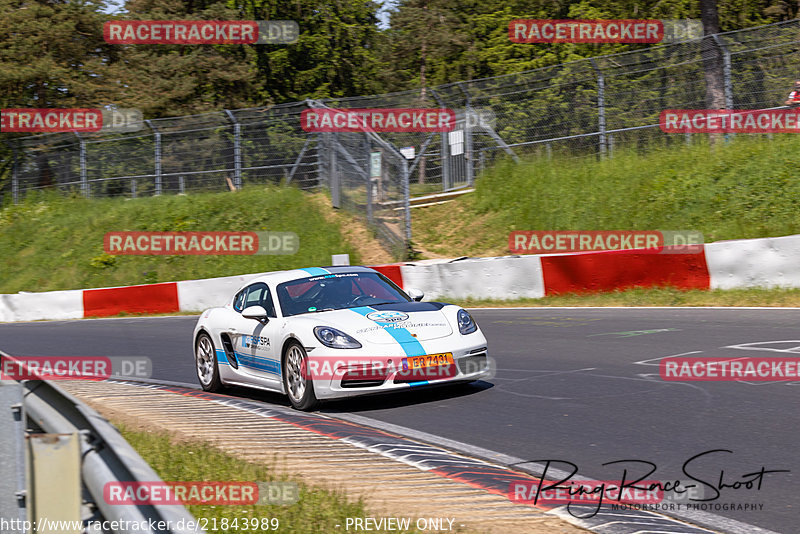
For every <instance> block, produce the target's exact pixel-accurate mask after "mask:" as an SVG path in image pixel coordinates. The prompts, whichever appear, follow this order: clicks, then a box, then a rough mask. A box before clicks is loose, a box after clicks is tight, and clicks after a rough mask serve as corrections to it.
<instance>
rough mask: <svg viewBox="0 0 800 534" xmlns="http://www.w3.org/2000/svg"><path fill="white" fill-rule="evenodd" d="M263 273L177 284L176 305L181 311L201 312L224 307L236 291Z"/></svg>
mask: <svg viewBox="0 0 800 534" xmlns="http://www.w3.org/2000/svg"><path fill="white" fill-rule="evenodd" d="M262 274H264V273H256V274H243V275H240V276H225V277H222V278H205V279H203V280H187V281H185V282H178V303H179V304H180V309H181V311H203V310H205V309H207V308H214V307H217V306H224V305H225V304H227V302H228V300H229V299H230V298H231V297H232V296H233V294H234V293H235V292H236V290H237V289H239V288H240V287H242V286H243V285H245V284H247V283H248V282H249V281H250V280H252V279H254V278H256V277H258V276H261V275H262Z"/></svg>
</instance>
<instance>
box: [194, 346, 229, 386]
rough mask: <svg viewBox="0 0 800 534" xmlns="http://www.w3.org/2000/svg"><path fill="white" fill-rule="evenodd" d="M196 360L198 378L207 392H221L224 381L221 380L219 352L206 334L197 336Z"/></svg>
mask: <svg viewBox="0 0 800 534" xmlns="http://www.w3.org/2000/svg"><path fill="white" fill-rule="evenodd" d="M194 360H195V368H196V369H197V378H198V380H200V385H201V386H202V387H203V389H204V390H205V391H220V390H221V389H222V387H223V386H222V380H220V378H219V365H218V364H217V351H216V350H215V349H214V342H213V341H211V337H210V336H209V335H208V334H206V333H205V332H203V333H201V334H200V335H199V336H197V342H196V343H195V344H194Z"/></svg>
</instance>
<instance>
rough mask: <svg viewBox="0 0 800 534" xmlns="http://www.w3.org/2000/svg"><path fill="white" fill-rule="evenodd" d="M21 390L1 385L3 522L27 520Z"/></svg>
mask: <svg viewBox="0 0 800 534" xmlns="http://www.w3.org/2000/svg"><path fill="white" fill-rule="evenodd" d="M22 393H23V392H22V386H20V385H19V384H18V383H16V382H12V381H10V380H2V381H0V428H2V429H3V432H0V447H2V450H3V454H2V456H1V457H0V480H2V481H3V483H2V484H0V519H6V520H10V519H18V520H20V521H24V520H26V519H27V517H28V514H27V511H26V508H27V498H26V497H27V491H26V490H27V488H26V487H27V481H26V479H27V473H26V470H25V426H26V421H25V410H24V409H23V396H22Z"/></svg>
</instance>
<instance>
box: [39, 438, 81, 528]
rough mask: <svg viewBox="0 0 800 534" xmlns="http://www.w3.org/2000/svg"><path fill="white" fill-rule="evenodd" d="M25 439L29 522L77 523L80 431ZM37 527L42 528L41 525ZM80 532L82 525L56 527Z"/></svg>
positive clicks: (79, 510) (78, 513)
mask: <svg viewBox="0 0 800 534" xmlns="http://www.w3.org/2000/svg"><path fill="white" fill-rule="evenodd" d="M27 439H28V456H29V458H30V462H29V465H30V473H29V475H28V492H27V506H28V519H29V521H31V522H33V521H35V522H36V524H41V523H42V520H43V519H48V520H51V521H64V522H69V523H71V524H80V521H81V441H80V434H78V433H77V432H74V433H71V434H30V435H28V436H27ZM69 523H68V524H69ZM37 530H42V527H39V528H38V529H37ZM44 531H45V532H47V529H46V528H45V529H44ZM82 531H83V529H81V528H77V529H59V532H64V533H66V534H80V533H81V532H82ZM53 532H55V531H53Z"/></svg>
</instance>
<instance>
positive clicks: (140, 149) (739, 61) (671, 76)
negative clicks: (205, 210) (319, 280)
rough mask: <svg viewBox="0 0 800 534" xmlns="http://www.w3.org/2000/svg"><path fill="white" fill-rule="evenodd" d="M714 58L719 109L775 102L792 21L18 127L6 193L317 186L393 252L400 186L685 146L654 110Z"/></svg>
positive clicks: (401, 212) (787, 70)
mask: <svg viewBox="0 0 800 534" xmlns="http://www.w3.org/2000/svg"><path fill="white" fill-rule="evenodd" d="M553 46H557V45H553ZM709 63H713V64H715V65H717V67H721V69H720V71H721V72H722V73H723V78H724V79H723V84H722V85H723V91H724V100H725V107H726V108H729V109H756V108H773V107H775V106H779V105H781V104H782V102H783V101H784V100H785V99H786V96H787V94H788V92H789V91H790V90H791V82H792V81H793V80H794V79H796V78H800V21H798V20H793V21H787V22H781V23H776V24H771V25H767V26H761V27H758V28H751V29H747V30H740V31H736V32H729V33H724V34H718V35H715V36H707V37H704V38H701V39H695V40H690V41H684V42H679V43H673V44H666V45H659V46H651V47H648V48H643V49H639V50H635V51H631V52H626V53H621V54H614V55H608V56H598V57H595V58H592V59H585V60H580V61H574V62H570V63H565V64H561V65H554V66H550V67H544V68H540V69H536V70H531V71H526V72H522V73H517V74H509V75H505V76H498V77H493V78H487V79H480V80H472V81H467V82H458V83H451V84H446V85H441V86H437V87H433V88H425V89H422V90H413V91H404V92H398V93H391V94H382V95H374V96H364V97H353V98H342V99H325V100H321V101H312V100H309V101H305V102H296V103H290V104H283V105H277V106H273V107H269V108H253V109H244V110H236V111H223V112H215V113H208V114H203V115H194V116H186V117H177V118H168V119H153V120H149V121H145V122H146V128H145V129H144V130H142V131H141V132H139V133H136V134H127V135H107V134H106V135H101V134H80V135H78V134H49V135H39V136H31V137H18V138H15V139H12V140H10V141H7V143H9V144H10V145H11V147H12V149H13V153H14V159H13V165H12V169H13V171H12V179H11V180H10V183H9V184H8V186H7V187H6V188H5V189H4V191H3V194H4V195H10V196H11V197H12V198H13V201H14V202H17V201H19V200H20V199H21V198H22V197H24V196H25V195H26V194H28V193H29V192H31V191H35V190H39V189H57V190H59V191H63V192H75V193H77V194H81V195H84V196H87V197H99V196H123V197H137V196H145V195H158V194H168V193H190V192H195V191H225V190H235V189H238V188H241V187H243V186H248V185H254V184H265V183H287V184H292V185H295V186H297V187H300V188H302V189H313V188H318V187H325V188H327V189H329V190H330V192H331V197H332V201H333V205H334V206H336V207H342V208H344V209H348V210H352V211H355V212H357V213H359V214H361V215H363V217H364V218H365V219H366V220H368V221H369V222H370V223H371V224H372V226H373V228H374V229H375V231H376V233H377V235H378V236H379V237H380V238H381V240H382V241H383V242H384V244H386V245H387V246H389V247H391V248H392V249H394V250H396V251H398V255H401V254H402V253H401V252H400V251H404V250H407V248H408V246H409V244H410V240H411V237H412V236H411V213H410V211H411V210H410V209H409V197H414V196H420V195H425V194H432V193H437V192H444V191H450V190H456V189H461V188H465V187H469V186H472V185H473V183H474V179H475V175H476V173H479V172H480V171H481V170H482V169H483V168H485V167H487V166H489V165H491V164H492V162H493V161H494V160H495V159H497V158H498V157H503V156H506V157H512V158H515V159H518V158H519V157H521V156H527V157H535V156H537V155H538V156H540V157H548V158H549V157H553V156H554V155H559V156H561V157H569V158H585V157H590V158H597V157H613V152H614V149H615V148H618V147H634V148H636V149H639V150H640V151H646V150H649V149H650V148H653V147H660V146H667V145H670V144H675V143H687V142H689V143H690V142H691V141H692V137H691V135H689V134H686V135H683V134H677V135H676V134H665V133H663V132H662V131H661V129H660V128H659V127H658V117H659V114H660V113H661V111H663V110H664V109H702V108H707V107H710V106H709V104H708V103H707V101H706V81H705V70H704V67H705V68H707V67H708V65H709ZM720 63H721V65H720ZM326 107H327V108H335V109H348V108H448V109H452V110H453V111H454V112H455V114H456V118H457V123H456V128H455V129H454V130H453V131H450V132H445V133H423V132H416V133H379V134H377V133H363V132H362V133H343V132H336V133H308V132H306V131H304V130H303V129H302V128H301V121H300V117H301V113H302V112H303V110H306V109H309V108H326ZM694 135H701V134H694Z"/></svg>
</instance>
